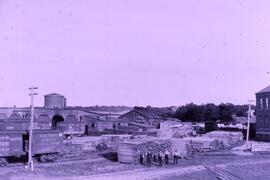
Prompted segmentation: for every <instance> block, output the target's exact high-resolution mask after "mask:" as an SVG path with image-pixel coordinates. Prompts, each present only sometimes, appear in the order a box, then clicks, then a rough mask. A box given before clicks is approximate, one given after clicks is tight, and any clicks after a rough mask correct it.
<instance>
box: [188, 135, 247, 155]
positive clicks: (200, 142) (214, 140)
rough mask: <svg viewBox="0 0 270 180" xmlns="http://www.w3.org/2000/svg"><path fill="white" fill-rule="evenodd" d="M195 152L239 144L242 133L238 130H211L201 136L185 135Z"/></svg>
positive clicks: (227, 147)
mask: <svg viewBox="0 0 270 180" xmlns="http://www.w3.org/2000/svg"><path fill="white" fill-rule="evenodd" d="M184 139H185V140H189V141H190V144H191V148H192V149H193V151H195V152H205V151H219V150H222V149H229V148H231V147H233V146H235V145H237V144H239V143H240V142H241V141H242V139H243V135H242V133H239V132H224V131H213V132H210V133H207V134H205V135H204V136H201V137H187V138H184Z"/></svg>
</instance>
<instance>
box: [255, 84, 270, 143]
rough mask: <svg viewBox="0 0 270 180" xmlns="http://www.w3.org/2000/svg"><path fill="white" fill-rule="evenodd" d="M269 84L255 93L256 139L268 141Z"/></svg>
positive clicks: (269, 115)
mask: <svg viewBox="0 0 270 180" xmlns="http://www.w3.org/2000/svg"><path fill="white" fill-rule="evenodd" d="M269 103H270V86H268V87H266V88H264V89H263V90H261V91H259V92H257V93H256V139H258V140H263V141H270V104H269Z"/></svg>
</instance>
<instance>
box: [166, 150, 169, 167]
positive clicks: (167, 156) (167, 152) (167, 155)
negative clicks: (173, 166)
mask: <svg viewBox="0 0 270 180" xmlns="http://www.w3.org/2000/svg"><path fill="white" fill-rule="evenodd" d="M169 155H170V152H169V151H168V150H167V149H166V151H165V164H169Z"/></svg>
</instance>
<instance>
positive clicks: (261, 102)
mask: <svg viewBox="0 0 270 180" xmlns="http://www.w3.org/2000/svg"><path fill="white" fill-rule="evenodd" d="M260 105H261V110H263V98H261V99H260Z"/></svg>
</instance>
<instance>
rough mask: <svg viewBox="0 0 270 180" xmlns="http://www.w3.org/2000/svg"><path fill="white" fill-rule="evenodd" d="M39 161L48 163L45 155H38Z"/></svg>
mask: <svg viewBox="0 0 270 180" xmlns="http://www.w3.org/2000/svg"><path fill="white" fill-rule="evenodd" d="M39 161H40V162H43V163H44V162H47V161H48V157H47V155H46V154H42V155H40V156H39Z"/></svg>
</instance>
